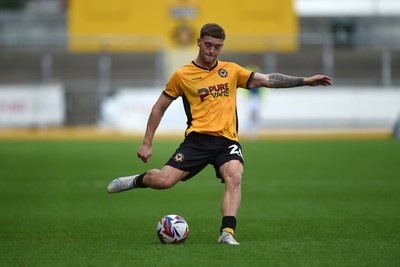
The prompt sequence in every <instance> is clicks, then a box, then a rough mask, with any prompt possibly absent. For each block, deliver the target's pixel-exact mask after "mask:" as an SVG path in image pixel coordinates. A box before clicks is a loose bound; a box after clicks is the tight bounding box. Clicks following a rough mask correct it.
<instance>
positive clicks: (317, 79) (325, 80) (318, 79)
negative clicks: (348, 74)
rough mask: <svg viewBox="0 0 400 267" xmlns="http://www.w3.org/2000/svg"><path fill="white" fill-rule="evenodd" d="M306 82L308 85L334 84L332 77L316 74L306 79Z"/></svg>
mask: <svg viewBox="0 0 400 267" xmlns="http://www.w3.org/2000/svg"><path fill="white" fill-rule="evenodd" d="M304 84H305V85H308V86H319V85H322V86H328V85H331V84H332V78H331V77H329V76H326V75H321V74H318V75H314V76H311V77H308V78H305V79H304Z"/></svg>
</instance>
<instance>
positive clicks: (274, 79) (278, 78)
mask: <svg viewBox="0 0 400 267" xmlns="http://www.w3.org/2000/svg"><path fill="white" fill-rule="evenodd" d="M331 84H332V78H330V77H329V76H326V75H321V74H318V75H314V76H311V77H293V76H289V75H285V74H281V73H270V74H262V73H258V72H256V73H255V74H254V76H253V80H252V81H251V83H250V88H255V87H269V88H291V87H299V86H319V85H322V86H328V85H331Z"/></svg>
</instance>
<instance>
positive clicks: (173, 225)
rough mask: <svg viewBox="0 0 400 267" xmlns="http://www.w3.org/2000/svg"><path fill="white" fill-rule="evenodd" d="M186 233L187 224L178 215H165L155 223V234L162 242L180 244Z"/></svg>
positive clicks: (187, 229)
mask: <svg viewBox="0 0 400 267" xmlns="http://www.w3.org/2000/svg"><path fill="white" fill-rule="evenodd" d="M188 235H189V226H188V224H187V222H186V221H185V219H183V218H182V217H181V216H179V215H175V214H170V215H166V216H164V217H162V218H161V220H160V221H159V222H158V224H157V236H158V239H160V241H161V243H163V244H182V243H183V242H185V240H186V238H187V237H188Z"/></svg>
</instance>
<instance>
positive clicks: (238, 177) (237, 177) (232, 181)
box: [225, 172, 242, 187]
mask: <svg viewBox="0 0 400 267" xmlns="http://www.w3.org/2000/svg"><path fill="white" fill-rule="evenodd" d="M241 182H242V174H241V173H240V172H235V173H232V174H230V175H227V177H225V183H226V184H227V185H229V186H232V187H240V184H241Z"/></svg>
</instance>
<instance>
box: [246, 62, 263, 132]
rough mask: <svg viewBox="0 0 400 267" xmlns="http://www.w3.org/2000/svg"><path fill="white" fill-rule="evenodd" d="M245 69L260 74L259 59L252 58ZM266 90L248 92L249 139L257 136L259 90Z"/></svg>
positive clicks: (259, 108) (257, 89) (259, 104)
mask: <svg viewBox="0 0 400 267" xmlns="http://www.w3.org/2000/svg"><path fill="white" fill-rule="evenodd" d="M246 69H248V70H251V71H254V72H260V73H261V72H262V69H261V61H260V59H259V58H253V59H252V60H251V62H250V64H249V65H248V66H246ZM263 89H264V90H267V89H266V88H253V89H251V90H249V99H248V108H249V118H248V129H249V133H250V134H251V137H252V138H254V139H256V138H257V137H258V134H259V126H260V110H261V90H263Z"/></svg>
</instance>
